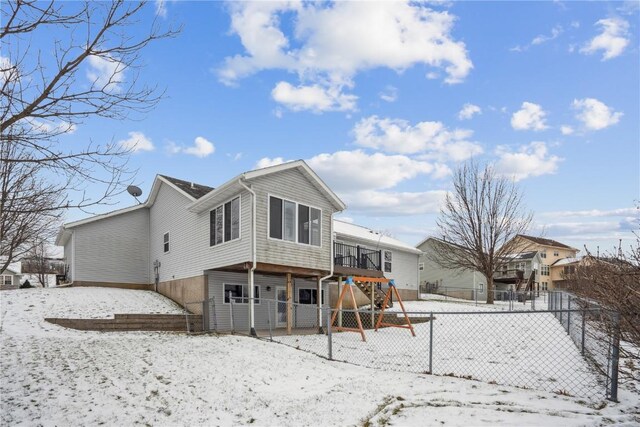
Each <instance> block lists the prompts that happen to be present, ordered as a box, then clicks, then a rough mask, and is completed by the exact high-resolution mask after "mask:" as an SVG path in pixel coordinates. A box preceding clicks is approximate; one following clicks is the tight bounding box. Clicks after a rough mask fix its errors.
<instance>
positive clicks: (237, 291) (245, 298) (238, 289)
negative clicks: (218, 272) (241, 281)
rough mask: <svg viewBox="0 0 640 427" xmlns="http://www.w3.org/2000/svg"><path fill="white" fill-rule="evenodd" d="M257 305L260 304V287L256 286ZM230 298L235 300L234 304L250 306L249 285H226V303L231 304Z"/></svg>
mask: <svg viewBox="0 0 640 427" xmlns="http://www.w3.org/2000/svg"><path fill="white" fill-rule="evenodd" d="M253 289H254V292H253V293H254V295H253V297H254V298H255V303H256V304H260V287H259V286H254V287H253ZM229 296H231V298H233V303H234V304H248V303H249V285H230V284H228V283H225V284H224V303H225V304H229Z"/></svg>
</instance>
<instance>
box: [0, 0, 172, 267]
mask: <svg viewBox="0 0 640 427" xmlns="http://www.w3.org/2000/svg"><path fill="white" fill-rule="evenodd" d="M148 7H152V6H147V4H146V3H145V2H137V3H133V2H125V1H123V0H113V1H111V2H102V1H101V2H95V1H86V2H54V1H50V2H37V1H25V0H13V1H9V2H3V3H2V27H1V28H0V41H1V42H2V47H3V49H2V54H1V55H0V93H1V95H2V103H1V105H0V120H1V122H0V144H1V147H0V149H1V150H0V163H1V166H0V167H1V168H2V173H3V176H2V184H3V191H2V193H1V196H2V200H0V216H1V217H2V219H1V222H0V224H1V225H0V242H1V243H0V244H1V245H2V250H1V255H2V256H3V257H4V260H3V261H4V262H5V263H6V264H7V265H8V263H9V262H11V260H12V259H14V258H16V257H17V256H19V255H20V254H23V253H25V252H28V250H29V249H30V248H31V247H33V244H34V243H33V241H32V240H31V239H33V237H34V236H37V240H38V241H39V240H42V239H43V236H45V235H46V234H47V233H51V229H50V227H51V226H52V225H53V224H55V223H56V222H57V220H58V219H59V218H60V213H61V211H63V210H64V209H68V208H72V207H76V208H81V209H86V208H88V207H90V206H94V205H96V204H102V203H107V202H108V201H109V199H110V198H111V197H113V196H114V195H116V194H119V193H120V192H122V191H123V189H124V187H125V184H127V183H129V182H130V180H131V179H132V178H133V173H134V171H131V170H129V169H128V168H127V158H128V154H129V152H128V150H127V149H125V148H122V147H119V146H117V145H115V144H112V143H106V144H95V143H93V142H88V143H86V144H80V146H79V147H75V148H74V147H70V146H69V144H64V139H63V137H64V136H65V135H66V134H68V133H72V132H73V131H74V130H75V129H76V127H77V126H78V125H81V124H82V122H83V120H85V119H87V118H90V117H96V116H98V117H103V118H109V119H119V120H122V119H126V118H128V117H129V116H130V114H131V113H144V112H147V111H149V110H150V109H152V108H153V107H154V106H155V105H156V104H157V103H158V102H159V100H160V99H161V97H162V92H161V91H158V90H157V88H156V87H149V86H147V85H145V84H143V83H141V81H140V71H141V70H142V67H143V65H144V64H143V63H142V61H141V57H140V55H141V52H142V51H143V49H145V48H146V47H147V46H148V45H149V44H150V43H152V42H154V41H155V40H158V39H162V38H167V37H172V36H173V35H175V34H176V32H175V31H173V30H171V29H166V30H162V29H161V28H160V22H159V21H158V20H157V19H154V20H153V21H152V22H151V24H150V25H149V26H147V27H146V28H145V26H142V21H141V17H142V15H143V12H144V11H145V9H147V8H148ZM141 28H142V31H140V29H141ZM89 186H93V188H95V187H99V188H101V189H102V190H101V192H100V194H99V195H98V196H97V197H93V198H91V197H89V196H88V195H87V189H88V188H89ZM16 224H20V225H22V228H20V227H16ZM29 225H33V226H32V227H31V228H29Z"/></svg>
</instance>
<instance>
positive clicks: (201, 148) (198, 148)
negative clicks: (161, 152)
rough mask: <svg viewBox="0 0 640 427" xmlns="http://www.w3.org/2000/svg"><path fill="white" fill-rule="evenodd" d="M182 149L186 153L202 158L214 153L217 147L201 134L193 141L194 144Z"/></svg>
mask: <svg viewBox="0 0 640 427" xmlns="http://www.w3.org/2000/svg"><path fill="white" fill-rule="evenodd" d="M182 151H183V152H184V153H186V154H191V155H193V156H196V157H200V158H202V157H207V156H208V155H210V154H213V153H214V152H215V151H216V147H215V146H214V145H213V143H212V142H210V141H207V140H206V139H205V138H203V137H201V136H197V137H196V139H195V140H194V141H193V146H191V147H187V148H183V149H182Z"/></svg>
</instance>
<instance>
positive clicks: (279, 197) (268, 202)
mask: <svg viewBox="0 0 640 427" xmlns="http://www.w3.org/2000/svg"><path fill="white" fill-rule="evenodd" d="M271 197H275V198H278V199H280V200H282V201H283V202H284V201H287V202H290V203H293V204H295V205H296V215H295V224H296V226H295V227H294V228H295V230H294V231H295V238H294V241H293V242H292V241H290V240H285V239H284V238H282V239H276V238H275V237H271V205H270V203H271ZM298 205H303V206H307V207H309V208H312V209H317V210H319V211H320V245H318V246H316V245H312V244H311V243H300V242H298ZM282 221H283V224H282V236H283V237H284V203H283V214H282ZM322 222H323V211H322V209H320V208H319V207H317V206H313V205H310V204H308V203H303V202H296V201H295V200H291V199H289V198H287V197H282V196H278V195H277V194H273V193H267V240H272V241H274V242H282V243H288V244H296V245H300V246H302V247H305V248H314V249H322V229H323V227H322ZM309 240H311V231H309Z"/></svg>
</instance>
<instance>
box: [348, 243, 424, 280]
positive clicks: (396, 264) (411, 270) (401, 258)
mask: <svg viewBox="0 0 640 427" xmlns="http://www.w3.org/2000/svg"><path fill="white" fill-rule="evenodd" d="M336 240H337V241H339V242H342V243H345V244H347V245H353V246H357V245H360V246H362V247H365V248H368V249H375V250H378V249H380V250H381V251H382V254H381V256H382V270H383V273H384V277H386V278H387V279H393V280H394V281H395V283H396V287H397V288H398V289H415V290H416V292H417V290H418V258H419V254H417V253H412V252H405V251H402V250H400V249H397V248H392V247H386V246H384V245H382V244H381V245H380V246H378V247H376V244H375V243H372V242H367V241H365V240H361V239H354V238H352V237H349V236H346V235H338V236H337V237H336ZM384 251H391V253H392V255H391V259H392V261H391V272H386V271H384Z"/></svg>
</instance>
